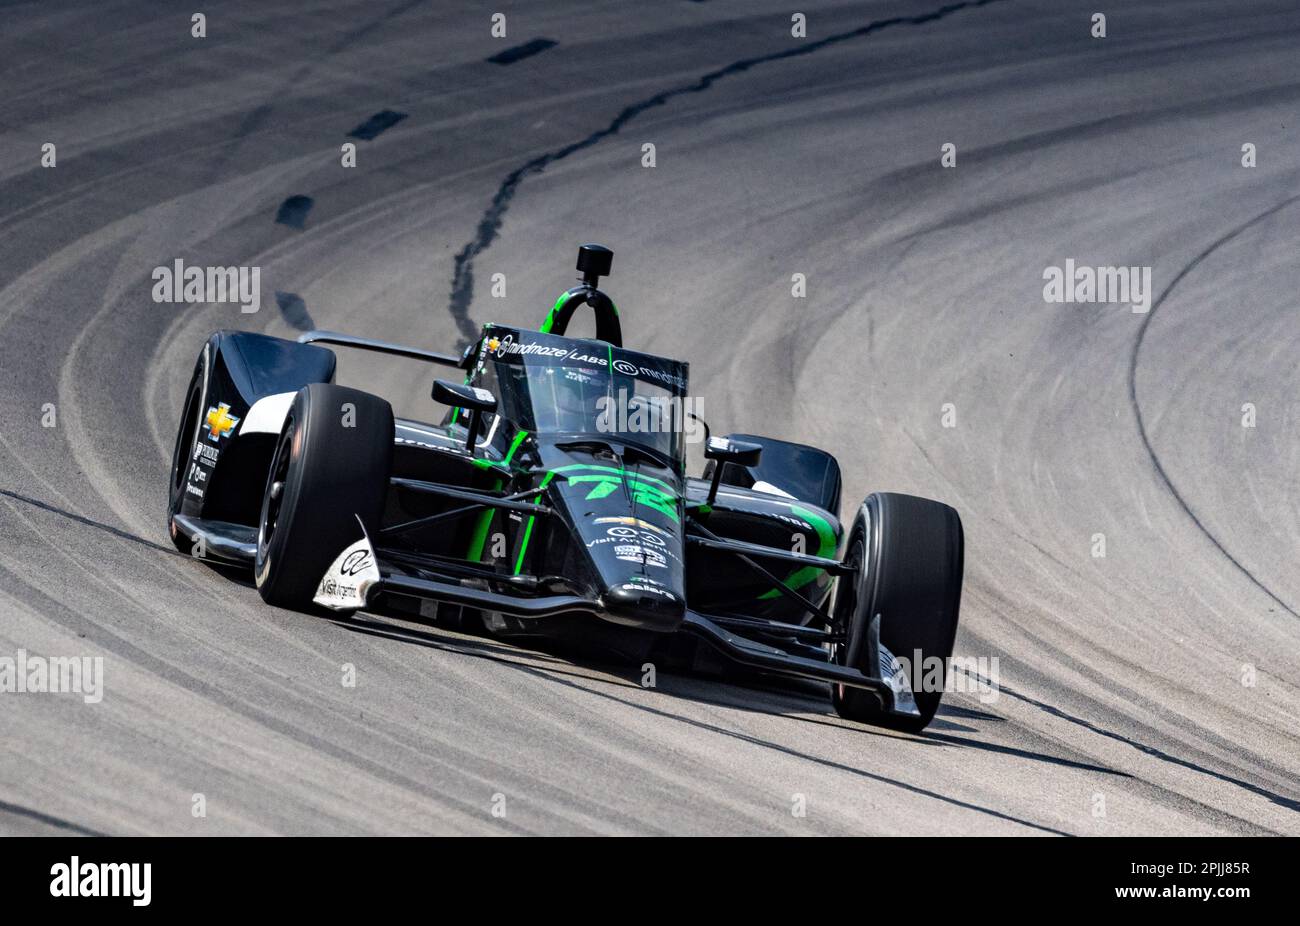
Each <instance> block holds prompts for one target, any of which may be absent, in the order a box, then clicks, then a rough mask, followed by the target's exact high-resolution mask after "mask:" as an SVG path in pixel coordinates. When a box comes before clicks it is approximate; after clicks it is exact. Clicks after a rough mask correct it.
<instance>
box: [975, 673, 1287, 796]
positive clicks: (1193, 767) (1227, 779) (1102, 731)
mask: <svg viewBox="0 0 1300 926" xmlns="http://www.w3.org/2000/svg"><path fill="white" fill-rule="evenodd" d="M966 674H967V675H968V676H969V677H970V678H973V679H975V680H976V681H978V682H980V683H981V684H985V685H992V684H993V683H992V682H991V681H989V680H988V679H986V678H984V677H983V676H980V675H973V674H971V673H969V672H967V673H966ZM998 691H999V692H1000V693H1002V694H1004V695H1007V696H1009V697H1012V698H1015V699H1016V700H1017V701H1023V702H1024V703H1025V704H1028V705H1031V706H1032V707H1036V708H1038V709H1039V710H1040V711H1043V712H1044V713H1046V714H1050V715H1052V716H1053V717H1056V718H1058V719H1060V720H1064V721H1066V722H1067V723H1072V724H1074V725H1075V726H1078V727H1083V728H1084V729H1085V730H1087V731H1088V732H1089V733H1096V734H1097V735H1098V736H1104V737H1106V738H1107V739H1111V740H1115V741H1116V742H1118V743H1123V744H1124V745H1126V746H1131V747H1133V748H1134V749H1136V750H1137V751H1138V752H1140V753H1142V754H1143V755H1146V756H1150V757H1151V758H1153V759H1157V760H1159V761H1161V762H1167V763H1169V764H1170V765H1176V766H1178V767H1179V768H1184V769H1187V770H1188V771H1191V772H1197V773H1199V774H1201V775H1207V776H1209V777H1210V778H1213V779H1215V780H1216V781H1222V782H1224V783H1225V784H1230V785H1235V786H1236V787H1238V788H1241V789H1243V790H1245V791H1249V792H1250V793H1251V794H1257V795H1259V796H1260V797H1263V798H1266V799H1268V800H1270V801H1272V802H1273V803H1274V804H1277V805H1278V806H1279V807H1285V808H1286V809H1287V810H1291V811H1297V812H1300V801H1297V800H1295V799H1293V798H1289V797H1284V796H1283V795H1281V794H1278V793H1277V792H1276V791H1270V790H1269V789H1268V788H1265V787H1262V786H1260V785H1256V784H1251V783H1250V782H1249V781H1243V780H1242V779H1240V778H1234V777H1233V776H1231V775H1227V774H1224V773H1223V772H1216V771H1214V770H1213V769H1209V768H1206V767H1205V766H1203V765H1197V764H1196V763H1195V762H1192V761H1190V760H1188V759H1180V758H1178V756H1175V755H1172V754H1170V753H1167V752H1165V751H1164V750H1163V749H1157V748H1156V747H1155V746H1148V745H1147V744H1146V743H1140V742H1138V741H1137V740H1135V739H1133V738H1132V737H1129V736H1125V735H1124V734H1122V733H1116V732H1115V731H1114V730H1107V729H1106V728H1105V727H1101V726H1098V725H1097V724H1095V723H1093V722H1092V721H1091V720H1087V719H1086V718H1083V717H1076V716H1075V715H1074V714H1071V713H1069V712H1067V711H1064V710H1062V709H1061V708H1059V707H1055V706H1053V705H1051V704H1048V703H1046V702H1045V701H1039V700H1038V699H1037V698H1031V697H1030V696H1029V695H1027V694H1021V693H1020V692H1018V691H1016V690H1015V689H1013V688H1009V687H1008V686H1007V685H1005V684H1003V685H998ZM1129 777H1132V776H1129Z"/></svg>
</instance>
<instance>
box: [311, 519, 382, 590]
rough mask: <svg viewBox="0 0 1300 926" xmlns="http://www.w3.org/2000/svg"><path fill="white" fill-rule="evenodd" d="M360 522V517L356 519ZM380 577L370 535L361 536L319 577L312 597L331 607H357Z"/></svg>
mask: <svg viewBox="0 0 1300 926" xmlns="http://www.w3.org/2000/svg"><path fill="white" fill-rule="evenodd" d="M357 523H358V524H360V523H361V519H360V518H358V519H357ZM378 581H379V567H378V566H377V565H376V564H375V551H374V550H373V549H372V548H371V546H370V538H368V537H366V536H364V529H363V536H362V537H361V539H360V540H358V541H357V542H356V543H354V544H352V545H351V546H350V547H348V548H347V549H346V550H344V551H343V552H342V553H340V554H339V555H338V558H337V559H335V560H334V562H333V564H332V565H331V566H330V568H329V569H328V570H326V572H325V575H324V576H323V577H322V578H321V580H320V585H319V586H317V588H316V597H315V598H313V599H312V600H313V601H315V602H316V604H318V605H320V606H321V607H324V608H330V609H331V610H334V611H356V610H358V609H360V608H364V607H365V606H366V595H367V593H368V592H369V591H370V587H371V586H372V585H374V584H375V583H376V582H378Z"/></svg>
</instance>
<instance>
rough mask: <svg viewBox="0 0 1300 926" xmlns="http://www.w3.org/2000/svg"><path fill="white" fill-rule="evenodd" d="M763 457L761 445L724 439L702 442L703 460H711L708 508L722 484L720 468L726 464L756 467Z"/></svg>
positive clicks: (716, 438)
mask: <svg viewBox="0 0 1300 926" xmlns="http://www.w3.org/2000/svg"><path fill="white" fill-rule="evenodd" d="M762 455H763V445H762V444H751V443H749V442H748V441H743V440H730V439H728V438H725V437H710V438H709V439H708V440H707V441H705V442H704V458H705V459H706V460H713V461H714V464H713V481H712V482H711V483H710V484H709V500H708V505H709V507H712V506H713V503H714V502H715V501H717V499H718V486H719V485H721V484H722V468H723V467H724V466H726V465H727V464H728V463H734V464H736V465H737V466H756V465H757V464H758V459H759V457H761V456H762Z"/></svg>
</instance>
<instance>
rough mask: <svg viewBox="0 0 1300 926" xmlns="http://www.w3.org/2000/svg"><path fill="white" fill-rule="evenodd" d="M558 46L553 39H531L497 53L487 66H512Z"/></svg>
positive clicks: (489, 59)
mask: <svg viewBox="0 0 1300 926" xmlns="http://www.w3.org/2000/svg"><path fill="white" fill-rule="evenodd" d="M559 44H560V43H559V42H557V41H555V39H532V40H531V41H528V42H525V43H524V44H522V45H516V46H514V47H513V48H507V49H506V50H505V51H501V52H497V53H496V54H495V55H493V56H492V57H491V58H488V59H487V60H488V63H489V64H514V63H515V62H516V61H522V60H524V59H525V58H531V57H532V56H533V55H540V54H541V53H542V52H544V51H546V49H548V48H554V47H555V46H556V45H559Z"/></svg>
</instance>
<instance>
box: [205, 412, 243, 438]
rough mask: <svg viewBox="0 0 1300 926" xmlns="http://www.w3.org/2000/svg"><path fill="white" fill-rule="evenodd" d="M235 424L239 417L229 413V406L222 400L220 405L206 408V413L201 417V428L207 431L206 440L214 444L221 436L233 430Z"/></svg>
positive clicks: (237, 422)
mask: <svg viewBox="0 0 1300 926" xmlns="http://www.w3.org/2000/svg"><path fill="white" fill-rule="evenodd" d="M237 424H239V419H238V418H236V417H235V416H234V415H232V414H230V406H229V405H228V404H227V403H225V402H222V403H221V404H220V405H214V406H213V407H212V408H209V409H208V414H207V416H206V417H205V418H204V419H203V430H205V431H207V432H208V440H210V441H212V442H213V443H214V444H219V443H221V438H223V437H225V436H226V435H228V434H229V433H230V432H231V431H232V430H234V427H235V425H237Z"/></svg>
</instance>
